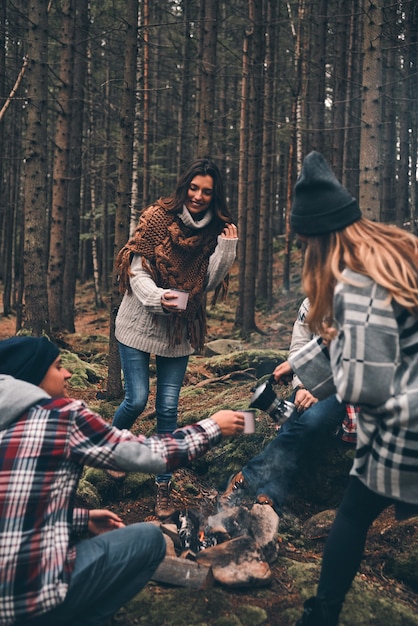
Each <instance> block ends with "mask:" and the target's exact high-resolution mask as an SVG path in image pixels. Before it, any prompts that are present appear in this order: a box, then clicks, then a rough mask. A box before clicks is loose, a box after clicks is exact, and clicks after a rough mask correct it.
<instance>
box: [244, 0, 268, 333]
mask: <svg viewBox="0 0 418 626" xmlns="http://www.w3.org/2000/svg"><path fill="white" fill-rule="evenodd" d="M262 9H263V4H262V0H253V1H251V2H250V20H251V21H252V23H253V37H252V41H251V44H250V48H249V60H250V76H249V78H250V81H249V87H250V92H249V110H248V127H249V137H248V191H247V212H246V236H245V261H244V266H245V268H244V277H245V281H244V284H242V285H240V291H242V293H243V306H242V331H241V332H242V335H243V337H247V336H249V334H250V333H251V332H252V331H253V330H256V328H257V327H256V323H255V303H256V297H255V295H256V289H255V288H256V275H257V255H258V246H257V244H258V222H259V220H258V199H259V192H260V179H259V171H260V165H261V144H262V142H261V137H262V128H263V123H262V115H263V108H262V96H263V92H262V71H263V70H262V67H263V63H262V60H263V39H262V15H263V10H262Z"/></svg>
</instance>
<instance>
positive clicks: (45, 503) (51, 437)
mask: <svg viewBox="0 0 418 626" xmlns="http://www.w3.org/2000/svg"><path fill="white" fill-rule="evenodd" d="M220 438H221V431H220V428H219V426H218V425H217V424H216V422H214V420H211V419H207V420H202V421H201V422H200V423H199V424H195V425H193V426H188V427H186V428H183V429H180V430H178V431H176V432H175V433H173V434H172V435H163V436H161V437H160V436H158V437H157V436H153V437H149V438H148V439H146V438H145V437H144V436H142V435H139V436H135V435H133V434H132V433H131V432H130V431H127V430H123V431H120V430H118V429H116V428H113V427H111V426H109V425H108V424H107V423H106V422H105V421H104V420H103V419H102V418H101V417H100V416H99V415H96V414H95V413H92V412H91V411H90V410H89V409H88V408H87V407H86V406H85V405H84V403H82V402H80V401H76V400H70V399H65V398H64V399H52V400H51V399H50V400H43V401H41V402H40V403H39V404H37V405H36V406H33V407H31V408H30V409H29V411H28V412H27V413H26V414H24V415H22V416H21V417H19V418H18V419H17V420H16V421H14V422H12V423H11V424H9V425H8V426H7V428H5V429H4V430H2V431H0V624H1V625H2V626H9V625H11V624H13V623H14V622H15V621H16V620H18V619H19V620H24V619H25V618H29V617H30V616H31V617H34V616H37V615H41V614H42V613H45V612H46V611H50V610H51V609H53V608H54V607H55V606H57V605H59V604H60V603H61V602H62V601H63V600H64V598H65V596H66V593H67V589H68V583H69V580H70V576H71V571H72V569H73V567H74V561H75V556H76V547H75V544H74V535H75V534H77V533H80V532H82V531H86V530H87V523H88V511H86V510H81V509H76V508H74V498H75V494H76V490H77V485H78V481H79V479H80V476H81V473H82V470H83V466H84V465H85V464H86V465H90V466H95V467H104V468H105V467H109V468H119V469H121V468H122V469H131V470H135V469H136V470H137V471H152V468H153V467H155V466H157V467H158V468H159V469H160V468H162V467H163V468H167V469H168V468H169V469H175V468H176V467H179V466H181V465H186V464H187V463H188V462H189V461H191V460H193V459H194V458H197V457H198V456H200V455H202V454H203V453H204V452H206V451H207V450H208V449H209V448H210V447H211V446H212V445H214V444H216V443H217V442H218V441H219V440H220Z"/></svg>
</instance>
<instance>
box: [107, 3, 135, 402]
mask: <svg viewBox="0 0 418 626" xmlns="http://www.w3.org/2000/svg"><path fill="white" fill-rule="evenodd" d="M137 39H138V0H127V3H126V39H125V68H124V75H123V78H124V90H123V96H122V102H121V110H120V138H119V155H118V162H119V168H118V188H117V193H116V197H117V205H116V217H115V226H116V230H115V246H114V252H115V253H114V259H116V255H117V253H118V252H119V250H120V248H121V247H122V246H123V245H125V243H126V241H127V239H128V235H129V215H130V210H131V195H130V194H131V188H132V162H133V128H134V118H135V87H136V83H135V79H136V66H137V64H136V60H137V48H138V45H137V43H138V42H137ZM120 302H121V295H120V293H119V281H118V275H117V272H116V269H114V271H113V288H112V296H111V305H110V340H109V366H108V381H107V393H108V399H109V400H110V399H115V398H119V397H120V396H121V394H122V383H121V368H120V359H119V352H118V346H117V342H116V338H115V319H116V315H117V311H118V308H119V304H120Z"/></svg>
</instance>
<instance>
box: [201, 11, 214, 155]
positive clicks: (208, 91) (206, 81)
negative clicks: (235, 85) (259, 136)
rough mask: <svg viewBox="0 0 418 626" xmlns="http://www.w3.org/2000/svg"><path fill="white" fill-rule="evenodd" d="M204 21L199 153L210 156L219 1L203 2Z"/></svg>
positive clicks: (202, 23) (202, 26) (202, 25)
mask: <svg viewBox="0 0 418 626" xmlns="http://www.w3.org/2000/svg"><path fill="white" fill-rule="evenodd" d="M202 2H203V7H204V19H203V20H202V22H201V28H202V60H201V63H200V93H199V96H200V100H199V102H198V106H199V134H198V138H197V152H198V154H199V155H202V156H203V155H210V154H212V150H213V122H214V108H215V88H216V82H215V77H216V43H217V28H218V0H202Z"/></svg>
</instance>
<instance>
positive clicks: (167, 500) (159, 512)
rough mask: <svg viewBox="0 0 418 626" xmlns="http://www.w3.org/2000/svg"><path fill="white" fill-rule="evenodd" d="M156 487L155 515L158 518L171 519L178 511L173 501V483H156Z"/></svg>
mask: <svg viewBox="0 0 418 626" xmlns="http://www.w3.org/2000/svg"><path fill="white" fill-rule="evenodd" d="M156 485H157V496H156V502H155V515H156V516H157V517H170V515H173V513H174V512H175V510H176V509H175V507H174V505H173V501H172V499H171V481H170V482H168V483H156Z"/></svg>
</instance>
